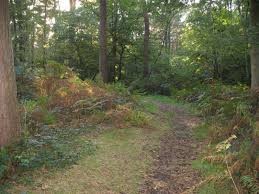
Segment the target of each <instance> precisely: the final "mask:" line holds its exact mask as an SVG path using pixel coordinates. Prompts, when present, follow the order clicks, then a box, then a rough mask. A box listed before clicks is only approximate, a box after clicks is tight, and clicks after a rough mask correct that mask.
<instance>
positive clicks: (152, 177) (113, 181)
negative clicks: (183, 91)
mask: <svg viewBox="0 0 259 194" xmlns="http://www.w3.org/2000/svg"><path fill="white" fill-rule="evenodd" d="M159 98H161V97H159ZM165 99H166V100H165ZM164 100H165V101H166V102H165V101H164ZM142 101H144V103H143V102H142V103H143V104H144V106H147V107H145V108H146V111H148V107H149V109H153V108H154V107H156V110H155V111H154V112H153V113H152V114H153V115H154V120H153V122H154V123H156V128H155V129H151V128H129V129H116V128H110V129H106V131H104V132H102V133H101V134H99V135H98V137H91V136H90V137H89V136H87V137H82V138H86V139H87V140H89V138H92V140H93V141H94V142H95V144H96V145H97V151H96V153H95V154H94V155H90V156H87V157H85V158H82V159H81V160H80V161H79V162H78V164H76V165H73V166H71V167H70V168H68V169H67V168H66V169H64V170H62V171H53V172H52V171H46V170H44V169H43V170H39V171H37V172H34V173H33V175H32V177H31V178H32V179H33V183H32V184H31V183H30V184H20V183H18V184H15V186H14V187H13V188H12V189H11V190H10V193H36V194H38V193H47V194H48V193H50V194H52V193H54V194H55V193H82V194H84V193H86V194H88V193H89V194H95V193H96V194H107V193H111V194H134V193H136V194H137V193H141V194H142V193H143V194H144V193H145V194H178V193H182V192H184V191H186V190H188V189H189V188H191V187H193V186H194V185H195V184H197V183H199V181H200V175H199V173H198V172H197V171H195V170H194V169H193V168H192V166H191V165H192V162H193V161H194V160H195V159H196V158H197V155H198V154H199V152H200V148H201V144H200V143H199V142H198V141H196V140H195V139H193V137H192V133H193V129H194V128H195V127H196V126H197V125H198V124H199V123H200V119H199V118H198V117H196V116H193V115H191V114H190V113H189V111H188V110H187V109H186V108H184V107H182V106H181V105H176V104H175V103H173V102H172V100H171V99H169V98H162V100H160V99H153V98H152V97H150V98H149V97H147V98H146V97H144V98H143V99H142ZM145 103H146V104H145ZM151 106H152V107H153V108H152V107H151ZM93 138H94V139H93ZM24 177H26V175H24Z"/></svg>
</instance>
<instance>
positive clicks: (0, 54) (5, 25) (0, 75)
mask: <svg viewBox="0 0 259 194" xmlns="http://www.w3.org/2000/svg"><path fill="white" fill-rule="evenodd" d="M16 96H17V93H16V82H15V73H14V64H13V50H12V46H11V35H10V29H9V7H8V0H1V1H0V147H1V146H3V145H6V144H8V143H10V142H11V140H13V139H14V137H16V136H17V135H18V134H19V132H20V122H19V114H18V111H17V99H16Z"/></svg>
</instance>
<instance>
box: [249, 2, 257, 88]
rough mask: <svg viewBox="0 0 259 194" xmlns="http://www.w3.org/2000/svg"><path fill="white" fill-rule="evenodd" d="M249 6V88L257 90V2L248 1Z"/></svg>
mask: <svg viewBox="0 0 259 194" xmlns="http://www.w3.org/2000/svg"><path fill="white" fill-rule="evenodd" d="M250 6H251V8H250V9H251V13H250V14H251V28H252V36H251V50H250V57H251V75H252V78H251V88H252V90H258V89H259V1H258V0H250Z"/></svg>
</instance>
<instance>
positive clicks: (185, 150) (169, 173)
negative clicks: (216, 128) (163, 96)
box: [140, 103, 201, 194]
mask: <svg viewBox="0 0 259 194" xmlns="http://www.w3.org/2000/svg"><path fill="white" fill-rule="evenodd" d="M159 107H160V110H161V111H163V112H169V113H172V114H173V116H172V121H170V122H171V129H170V130H169V131H168V132H167V133H166V134H165V135H164V136H163V137H162V139H161V144H160V148H159V150H158V153H157V155H155V156H154V157H155V162H154V164H153V169H152V170H151V172H150V173H149V174H148V175H147V177H146V180H145V182H144V185H143V186H142V189H141V191H140V193H143V194H179V193H183V192H185V191H186V190H188V189H190V188H192V187H193V186H194V185H196V184H198V183H199V182H200V180H201V177H200V174H199V172H197V171H195V170H194V169H193V168H192V162H193V161H194V160H195V159H196V158H197V156H198V154H199V153H200V151H201V143H200V142H198V141H197V140H195V139H194V138H193V128H194V127H195V126H197V125H198V124H199V123H200V119H199V118H198V117H195V116H192V115H190V114H189V113H188V112H187V111H186V110H184V109H183V108H180V107H177V106H173V105H167V104H161V103H160V104H159Z"/></svg>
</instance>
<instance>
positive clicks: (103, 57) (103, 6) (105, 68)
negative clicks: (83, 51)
mask: <svg viewBox="0 0 259 194" xmlns="http://www.w3.org/2000/svg"><path fill="white" fill-rule="evenodd" d="M99 36H100V37H99V38H100V56H99V60H100V61H99V71H100V73H101V76H102V79H103V82H104V83H108V82H109V65H108V60H107V1H106V0H100V32H99Z"/></svg>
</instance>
